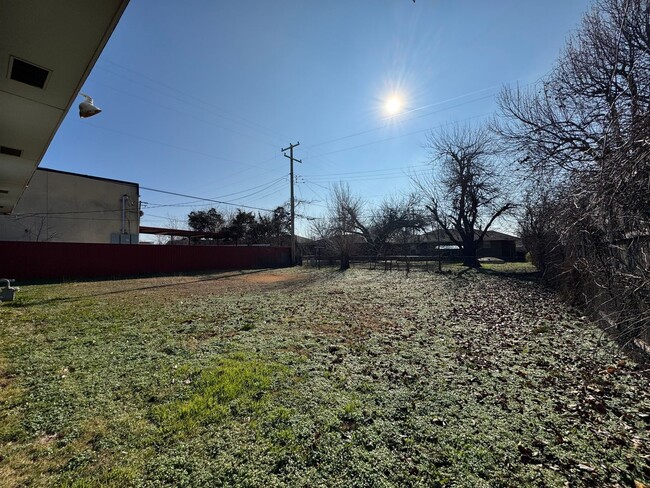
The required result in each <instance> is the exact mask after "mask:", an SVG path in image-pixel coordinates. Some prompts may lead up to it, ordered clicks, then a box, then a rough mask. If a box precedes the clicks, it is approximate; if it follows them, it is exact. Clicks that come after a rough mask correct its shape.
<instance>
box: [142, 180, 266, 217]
mask: <svg viewBox="0 0 650 488" xmlns="http://www.w3.org/2000/svg"><path fill="white" fill-rule="evenodd" d="M140 189H141V190H147V191H153V192H156V193H164V194H165V195H174V196H176V197H182V198H192V199H194V200H202V201H204V202H211V203H218V204H220V205H230V206H231V207H239V208H249V209H251V210H261V211H262V212H273V210H271V209H269V208H261V207H253V206H251V205H242V204H240V203H234V202H224V201H222V200H215V199H213V198H203V197H197V196H193V195H185V194H183V193H176V192H173V191H166V190H158V189H156V188H148V187H146V186H141V187H140Z"/></svg>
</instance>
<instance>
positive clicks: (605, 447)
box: [0, 264, 650, 487]
mask: <svg viewBox="0 0 650 488" xmlns="http://www.w3.org/2000/svg"><path fill="white" fill-rule="evenodd" d="M447 271H448V273H444V274H435V273H426V272H423V271H416V272H411V273H410V274H409V275H408V276H407V275H406V274H405V273H404V272H403V271H402V272H392V273H384V272H383V271H368V270H363V269H352V270H349V271H347V272H345V273H340V272H337V271H335V270H332V269H324V270H322V271H317V270H309V269H299V268H298V269H287V270H276V271H272V272H264V273H250V274H247V275H240V274H238V273H230V274H224V275H213V276H201V277H192V276H188V277H180V278H179V277H170V278H155V279H146V280H122V281H115V282H95V283H70V284H64V285H40V286H23V287H21V292H20V293H19V295H18V297H19V298H18V300H17V301H16V302H13V303H11V304H3V305H2V306H0V486H48V487H49V486H68V487H72V486H75V487H87V486H91V487H94V486H115V487H118V486H119V487H122V486H146V487H149V486H193V487H194V486H267V485H268V486H292V487H293V486H564V485H565V484H567V483H568V485H569V486H617V485H618V486H634V482H635V481H637V482H645V483H648V481H649V479H650V470H649V468H648V459H650V458H649V456H650V448H649V446H650V439H649V437H648V419H649V415H650V392H649V391H648V386H647V385H648V374H647V372H643V371H642V368H641V367H640V366H638V365H636V364H635V363H633V362H632V361H631V360H630V359H629V358H626V357H625V355H624V354H623V353H622V352H621V351H619V350H618V349H617V348H616V346H615V345H614V344H612V343H610V342H609V341H608V340H607V338H606V337H604V336H603V334H602V333H601V332H600V331H599V330H598V329H597V328H596V327H595V326H593V325H592V324H590V323H588V322H587V321H585V320H583V319H582V318H580V317H579V316H576V315H574V313H573V312H572V311H571V310H570V309H568V308H567V307H565V306H564V305H562V304H561V303H560V302H559V301H558V300H557V299H556V298H555V297H553V296H552V295H551V294H549V293H548V292H546V291H544V290H543V289H541V288H540V287H539V285H538V284H537V283H536V281H535V276H534V274H533V272H532V269H531V268H530V267H528V266H526V265H519V264H505V265H487V266H484V268H483V269H481V270H480V271H474V270H470V271H468V270H465V269H463V268H462V267H448V268H447ZM266 278H274V279H268V280H267V279H266ZM251 280H253V281H251Z"/></svg>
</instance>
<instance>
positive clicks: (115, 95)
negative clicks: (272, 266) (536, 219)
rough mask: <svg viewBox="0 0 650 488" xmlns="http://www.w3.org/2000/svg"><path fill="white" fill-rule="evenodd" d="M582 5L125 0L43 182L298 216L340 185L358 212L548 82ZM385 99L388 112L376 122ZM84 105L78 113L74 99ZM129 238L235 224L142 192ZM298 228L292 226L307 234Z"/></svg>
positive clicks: (404, 185) (556, 0) (320, 205)
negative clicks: (94, 109) (431, 156)
mask: <svg viewBox="0 0 650 488" xmlns="http://www.w3.org/2000/svg"><path fill="white" fill-rule="evenodd" d="M590 3H591V2H590V1H587V0H548V1H533V0H489V1H488V0H462V1H454V0H445V1H442V0H440V1H439V0H417V1H416V3H413V2H412V1H411V0H327V1H324V0H318V1H316V0H286V1H285V0H282V1H274V2H272V1H270V0H250V1H246V2H243V1H235V2H226V1H218V2H217V1H214V0H212V1H208V0H193V1H192V2H178V1H172V0H131V3H130V4H129V6H128V7H127V9H126V11H125V13H124V15H123V17H122V19H121V21H120V23H119V25H118V26H117V28H116V30H115V32H114V33H113V36H112V37H111V39H110V41H109V43H108V45H107V46H106V48H105V50H104V52H103V53H102V55H101V57H100V58H99V60H98V62H97V64H96V65H95V68H94V69H93V71H92V73H91V74H90V76H89V78H88V80H87V82H86V84H85V85H84V87H83V90H82V91H83V92H85V93H88V94H90V95H91V96H92V97H93V98H94V99H95V103H96V104H97V105H98V106H99V107H100V108H102V109H103V112H102V113H101V114H100V115H98V116H96V117H93V118H91V119H84V120H80V119H79V117H78V114H77V112H76V110H71V111H70V113H69V114H68V116H67V117H66V119H65V121H64V123H63V124H62V126H61V128H60V129H59V131H58V133H57V135H56V136H55V138H54V140H53V142H52V144H51V145H50V148H49V150H48V152H47V154H46V155H45V157H44V159H43V162H42V163H41V166H43V167H49V168H55V169H59V170H64V171H72V172H78V173H83V174H90V175H95V176H102V177H107V178H115V179H120V180H126V181H134V182H137V183H139V184H140V185H141V187H145V188H151V189H157V190H165V191H169V192H176V193H180V194H184V195H190V196H197V197H201V198H210V199H215V200H220V201H227V202H232V203H234V204H239V205H247V206H250V207H259V208H263V209H266V208H268V209H272V208H274V207H276V206H278V205H281V204H283V203H285V202H287V201H288V198H289V177H288V173H289V164H288V162H289V161H288V159H286V158H284V157H283V156H282V153H281V151H280V149H281V148H283V147H286V146H288V145H289V143H295V142H297V141H300V146H299V147H298V148H296V151H295V155H296V157H297V158H300V159H302V161H303V163H302V164H296V168H295V169H296V175H297V176H296V179H297V185H296V197H297V198H298V199H299V200H300V201H301V202H303V203H301V204H300V205H299V207H298V209H297V213H298V214H300V215H301V216H305V217H306V216H316V217H317V216H319V215H321V214H322V213H323V211H324V206H325V203H326V202H325V200H326V198H327V195H328V188H329V186H330V185H331V184H332V183H335V182H338V181H347V182H348V183H349V185H350V188H351V189H352V190H353V192H355V193H357V194H359V195H362V196H363V197H364V198H366V199H367V200H368V201H369V202H376V201H378V200H381V199H382V198H384V197H385V196H387V195H394V194H397V193H399V192H403V191H407V190H408V188H409V175H410V174H413V173H417V172H421V171H426V169H427V166H426V162H427V152H426V150H425V149H424V148H423V145H424V143H425V138H426V134H427V132H430V131H432V130H434V131H435V130H438V129H439V128H441V127H444V126H445V125H448V124H452V123H456V122H461V123H463V122H470V123H473V124H479V123H481V122H482V121H485V120H486V119H487V118H488V117H489V116H491V115H492V114H493V113H494V111H495V108H496V106H495V101H494V100H495V95H496V94H497V93H498V92H499V90H500V88H501V87H502V86H503V85H505V84H514V83H519V84H520V85H526V84H529V83H532V82H534V81H536V80H538V79H540V78H541V77H543V76H544V75H545V74H546V73H548V72H549V70H550V69H551V68H552V67H553V64H554V63H555V62H556V60H557V57H558V55H559V53H560V50H561V49H562V47H563V46H564V44H565V41H566V38H567V36H568V35H569V34H570V33H571V32H572V31H573V30H574V29H575V28H576V27H577V26H578V25H579V22H580V19H581V16H582V14H583V13H584V12H585V11H586V10H587V9H588V8H589V6H590ZM393 94H396V95H398V96H399V97H400V98H401V99H402V101H403V108H402V111H401V112H400V113H399V114H397V115H395V116H392V117H391V116H389V115H388V114H387V112H386V109H385V102H386V100H387V99H388V98H389V97H390V96H391V95H393ZM79 101H80V102H81V98H80V99H79ZM141 200H142V201H143V202H145V203H143V210H144V217H143V218H142V224H143V225H154V226H169V225H171V224H170V221H172V220H173V219H176V220H180V221H184V220H185V217H186V216H187V214H188V213H189V212H190V211H191V210H196V209H204V208H210V207H212V206H214V207H217V208H222V209H224V210H225V209H228V208H230V209H231V210H232V209H235V208H237V205H235V206H227V205H217V204H215V203H211V202H205V201H203V202H202V201H199V200H195V199H192V198H186V197H179V196H173V195H168V194H164V193H160V192H154V191H151V190H145V189H141ZM308 228H309V221H308V220H307V219H305V218H303V217H301V218H300V219H298V221H297V231H298V232H299V233H301V234H308V233H309V231H308Z"/></svg>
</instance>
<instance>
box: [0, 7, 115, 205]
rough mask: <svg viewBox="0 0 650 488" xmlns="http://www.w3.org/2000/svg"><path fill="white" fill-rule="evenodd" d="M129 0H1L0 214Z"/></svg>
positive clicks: (40, 153)
mask: <svg viewBox="0 0 650 488" xmlns="http://www.w3.org/2000/svg"><path fill="white" fill-rule="evenodd" d="M127 4H128V0H96V1H88V0H66V1H65V2H44V1H41V0H21V1H9V0H0V11H2V15H1V16H0V146H1V150H0V213H5V214H6V213H11V211H12V210H13V208H14V207H15V206H16V203H17V202H18V199H19V198H20V196H21V195H22V193H23V191H24V190H25V188H26V187H27V185H28V183H29V180H30V179H31V177H32V175H33V174H34V171H35V170H36V168H37V167H38V165H39V163H40V162H41V159H42V158H43V156H44V154H45V151H46V150H47V148H48V146H49V145H50V142H51V141H52V139H53V137H54V135H55V133H56V131H57V130H58V128H59V125H60V124H61V122H62V121H63V119H64V117H65V116H66V114H67V113H68V111H69V110H70V108H71V107H72V106H73V105H74V104H75V101H76V99H77V96H78V94H79V90H80V89H81V87H82V86H83V84H84V82H85V80H86V78H87V77H88V75H89V74H90V71H91V69H92V68H93V66H94V65H95V62H96V61H97V59H98V58H99V55H100V53H101V52H102V50H103V49H104V46H105V45H106V43H107V41H108V39H109V37H110V36H111V34H112V32H113V30H114V29H115V26H116V25H117V23H118V21H119V19H120V17H121V16H122V13H123V12H124V9H125V8H126V6H127ZM18 80H22V81H18Z"/></svg>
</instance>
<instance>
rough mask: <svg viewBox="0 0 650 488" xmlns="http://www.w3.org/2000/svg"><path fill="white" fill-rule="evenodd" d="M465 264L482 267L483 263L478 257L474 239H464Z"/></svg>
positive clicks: (471, 266)
mask: <svg viewBox="0 0 650 488" xmlns="http://www.w3.org/2000/svg"><path fill="white" fill-rule="evenodd" d="M463 266H468V267H470V268H480V267H481V263H479V261H478V258H477V257H476V242H474V240H473V239H472V240H469V239H468V240H465V241H463Z"/></svg>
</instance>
